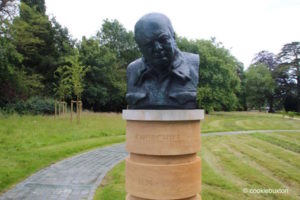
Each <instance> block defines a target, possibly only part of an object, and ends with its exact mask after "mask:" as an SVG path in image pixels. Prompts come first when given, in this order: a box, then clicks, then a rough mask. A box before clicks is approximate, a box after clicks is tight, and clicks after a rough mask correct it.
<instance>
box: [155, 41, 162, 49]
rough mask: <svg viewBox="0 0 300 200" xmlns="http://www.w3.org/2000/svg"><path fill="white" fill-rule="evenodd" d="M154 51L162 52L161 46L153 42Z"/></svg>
mask: <svg viewBox="0 0 300 200" xmlns="http://www.w3.org/2000/svg"><path fill="white" fill-rule="evenodd" d="M154 50H155V51H157V50H162V45H161V44H160V43H159V42H158V41H155V42H154Z"/></svg>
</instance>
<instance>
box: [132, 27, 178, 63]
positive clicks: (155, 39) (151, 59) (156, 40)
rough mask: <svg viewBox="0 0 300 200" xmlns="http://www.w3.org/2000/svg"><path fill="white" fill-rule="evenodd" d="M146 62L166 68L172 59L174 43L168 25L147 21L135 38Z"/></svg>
mask: <svg viewBox="0 0 300 200" xmlns="http://www.w3.org/2000/svg"><path fill="white" fill-rule="evenodd" d="M136 40H137V43H138V45H139V48H140V50H141V52H142V54H143V56H144V57H145V58H146V60H147V62H148V63H149V64H150V65H152V66H153V67H156V68H166V67H168V66H170V64H171V63H172V61H173V58H174V53H175V48H176V43H175V40H174V37H173V35H172V34H171V32H170V30H169V28H168V26H167V25H166V24H163V23H149V24H147V26H145V27H144V28H143V30H141V31H140V35H139V38H137V39H136Z"/></svg>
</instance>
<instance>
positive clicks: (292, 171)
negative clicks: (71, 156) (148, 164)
mask: <svg viewBox="0 0 300 200" xmlns="http://www.w3.org/2000/svg"><path fill="white" fill-rule="evenodd" d="M299 135H300V133H299V132H298V133H290V132H289V133H267V134H266V133H264V134H261V133H256V134H251V135H231V136H211V137H203V138H202V150H201V153H200V154H199V156H201V158H202V192H201V196H202V199H203V200H212V199H216V200H219V199H228V200H240V199H253V200H257V199H261V200H264V199H270V200H271V199H286V200H292V199H300V154H299V149H300V138H299ZM274 141H276V142H274ZM281 143H283V144H286V143H288V144H290V145H281ZM124 169H125V163H124V162H122V163H121V164H119V165H117V166H116V167H115V168H114V169H113V170H112V171H110V172H109V173H108V174H107V176H106V178H105V180H104V181H103V182H102V184H101V186H100V188H99V189H98V190H97V192H96V195H95V200H102V199H105V200H122V199H125V195H126V192H125V188H124V182H125V177H124ZM244 188H247V189H248V191H250V189H269V188H270V189H280V188H281V189H285V188H288V194H253V193H244V192H243V189H244Z"/></svg>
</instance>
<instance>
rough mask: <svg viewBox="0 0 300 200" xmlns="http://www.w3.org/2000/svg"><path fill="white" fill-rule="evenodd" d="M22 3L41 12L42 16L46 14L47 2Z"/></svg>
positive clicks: (33, 0) (29, 1)
mask: <svg viewBox="0 0 300 200" xmlns="http://www.w3.org/2000/svg"><path fill="white" fill-rule="evenodd" d="M21 2H23V3H26V4H27V5H28V6H30V7H31V8H33V9H34V10H35V11H37V12H40V13H42V14H45V12H46V5H45V0H21Z"/></svg>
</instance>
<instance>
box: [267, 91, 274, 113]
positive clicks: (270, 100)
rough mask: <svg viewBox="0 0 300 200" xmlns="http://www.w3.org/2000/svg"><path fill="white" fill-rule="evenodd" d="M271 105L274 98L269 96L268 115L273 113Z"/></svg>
mask: <svg viewBox="0 0 300 200" xmlns="http://www.w3.org/2000/svg"><path fill="white" fill-rule="evenodd" d="M273 104H274V96H273V95H271V96H270V97H269V110H268V112H269V113H274V108H273Z"/></svg>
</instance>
